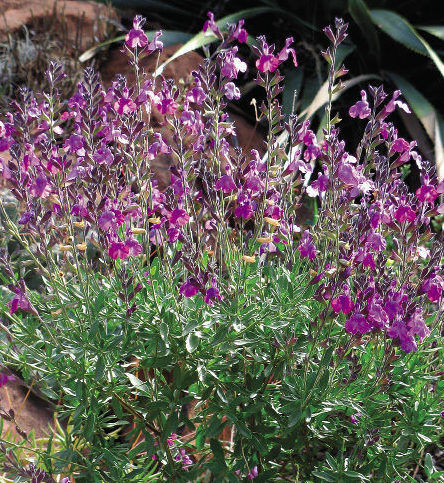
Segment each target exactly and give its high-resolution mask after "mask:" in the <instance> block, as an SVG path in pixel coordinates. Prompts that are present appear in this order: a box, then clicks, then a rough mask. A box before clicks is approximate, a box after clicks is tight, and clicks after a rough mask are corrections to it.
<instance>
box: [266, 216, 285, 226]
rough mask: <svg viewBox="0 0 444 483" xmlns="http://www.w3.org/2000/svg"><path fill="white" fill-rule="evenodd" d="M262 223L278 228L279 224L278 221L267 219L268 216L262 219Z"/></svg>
mask: <svg viewBox="0 0 444 483" xmlns="http://www.w3.org/2000/svg"><path fill="white" fill-rule="evenodd" d="M264 221H266V222H267V223H269V224H270V225H273V226H279V225H280V224H281V223H280V221H279V220H275V219H274V218H269V217H268V216H266V217H265V218H264Z"/></svg>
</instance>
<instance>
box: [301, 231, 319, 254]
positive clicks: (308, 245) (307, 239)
mask: <svg viewBox="0 0 444 483" xmlns="http://www.w3.org/2000/svg"><path fill="white" fill-rule="evenodd" d="M298 250H299V253H300V254H301V257H302V258H308V259H309V260H313V259H314V258H315V257H316V247H315V246H314V244H313V239H312V237H311V234H310V232H309V231H308V230H305V231H304V233H303V234H302V239H301V243H300V244H299V246H298Z"/></svg>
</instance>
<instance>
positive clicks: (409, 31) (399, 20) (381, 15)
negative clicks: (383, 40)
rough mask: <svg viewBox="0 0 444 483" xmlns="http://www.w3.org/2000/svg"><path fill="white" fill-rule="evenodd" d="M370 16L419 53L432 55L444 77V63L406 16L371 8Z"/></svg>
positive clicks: (392, 36) (381, 27)
mask: <svg viewBox="0 0 444 483" xmlns="http://www.w3.org/2000/svg"><path fill="white" fill-rule="evenodd" d="M370 16H371V19H372V20H373V22H374V23H375V24H376V25H377V26H378V27H379V28H380V29H381V30H383V31H384V32H385V33H386V34H387V35H389V36H390V37H391V38H392V39H394V40H396V41H397V42H399V43H401V44H402V45H404V46H405V47H407V48H408V49H411V50H413V51H415V52H417V53H418V54H422V55H425V56H428V57H430V58H431V59H432V60H433V62H434V63H435V65H436V67H437V68H438V70H439V72H440V73H441V75H442V76H443V77H444V63H443V62H442V61H441V59H440V58H439V57H438V54H437V53H436V52H435V51H434V50H433V49H432V48H431V47H430V45H429V44H428V42H426V40H425V39H424V38H423V37H421V35H419V33H418V32H417V31H416V30H415V28H414V27H413V26H412V25H411V24H410V23H409V22H408V21H407V20H406V19H405V18H403V17H401V16H400V15H398V14H397V13H395V12H392V11H391V10H370Z"/></svg>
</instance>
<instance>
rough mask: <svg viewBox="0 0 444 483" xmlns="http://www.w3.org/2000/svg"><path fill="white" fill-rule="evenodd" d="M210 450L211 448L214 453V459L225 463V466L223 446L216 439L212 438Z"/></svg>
mask: <svg viewBox="0 0 444 483" xmlns="http://www.w3.org/2000/svg"><path fill="white" fill-rule="evenodd" d="M210 448H211V451H212V452H213V455H214V458H215V459H216V460H219V461H221V462H223V463H224V465H225V457H224V450H223V449H222V445H221V444H220V441H219V440H217V439H215V438H211V439H210Z"/></svg>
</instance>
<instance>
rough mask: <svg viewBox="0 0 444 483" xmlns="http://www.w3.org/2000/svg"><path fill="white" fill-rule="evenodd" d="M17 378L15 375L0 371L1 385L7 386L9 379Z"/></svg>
mask: <svg viewBox="0 0 444 483" xmlns="http://www.w3.org/2000/svg"><path fill="white" fill-rule="evenodd" d="M16 380H17V378H16V377H15V376H10V375H8V374H5V373H4V372H0V387H3V386H6V384H8V382H9V381H16Z"/></svg>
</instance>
